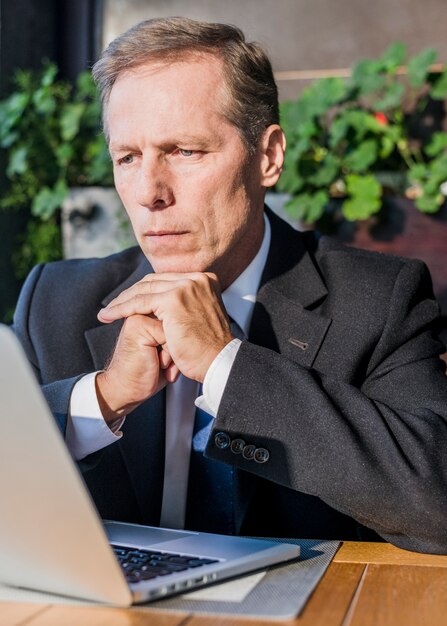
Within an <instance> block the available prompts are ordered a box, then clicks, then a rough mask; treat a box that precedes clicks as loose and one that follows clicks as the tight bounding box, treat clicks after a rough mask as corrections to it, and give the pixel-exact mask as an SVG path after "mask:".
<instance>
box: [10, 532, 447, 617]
mask: <svg viewBox="0 0 447 626" xmlns="http://www.w3.org/2000/svg"><path fill="white" fill-rule="evenodd" d="M256 623H257V620H248V619H236V618H226V617H225V618H218V617H204V616H200V617H199V616H194V615H190V614H188V613H177V614H166V613H161V612H150V613H149V612H148V611H145V610H144V609H143V610H141V609H138V608H134V609H111V608H102V607H98V608H90V607H88V608H85V607H73V606H71V607H67V606H61V605H30V604H14V603H2V604H0V626H25V625H26V626H149V625H150V626H253V625H254V624H256ZM278 623H282V624H285V625H287V626H323V625H324V626H388V625H389V626H400V625H402V626H421V625H423V626H425V625H428V626H438V625H439V626H445V625H447V556H445V557H444V556H433V555H426V554H416V553H414V552H406V551H404V550H399V549H398V548H395V547H394V546H391V545H389V544H381V543H355V542H345V543H344V544H343V545H342V547H341V548H340V550H339V551H338V553H337V554H336V555H335V558H334V560H333V562H332V563H331V565H330V566H329V568H328V569H327V571H326V574H325V575H324V577H323V578H322V580H321V581H320V584H319V585H318V587H317V588H316V590H315V592H314V593H313V595H312V596H311V598H310V600H309V602H308V603H307V604H306V606H305V608H304V610H303V612H302V614H301V615H300V616H299V617H298V618H296V619H295V620H292V621H284V622H278V621H263V622H262V624H265V625H266V626H273V624H278Z"/></svg>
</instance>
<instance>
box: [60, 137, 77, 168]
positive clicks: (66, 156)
mask: <svg viewBox="0 0 447 626" xmlns="http://www.w3.org/2000/svg"><path fill="white" fill-rule="evenodd" d="M55 154H56V160H57V162H58V164H59V165H60V166H61V167H62V168H66V167H67V165H68V164H69V162H70V161H71V159H72V158H73V154H74V146H73V144H72V143H61V144H60V145H59V146H58V147H57V148H56V150H55Z"/></svg>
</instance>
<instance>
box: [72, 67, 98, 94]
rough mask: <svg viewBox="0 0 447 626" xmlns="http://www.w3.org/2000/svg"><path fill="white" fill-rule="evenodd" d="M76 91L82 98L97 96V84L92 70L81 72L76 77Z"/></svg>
mask: <svg viewBox="0 0 447 626" xmlns="http://www.w3.org/2000/svg"><path fill="white" fill-rule="evenodd" d="M76 93H77V95H78V97H79V98H80V99H81V100H83V99H85V98H95V97H96V96H97V92H96V85H95V82H94V80H93V77H92V73H91V72H89V71H85V72H81V73H80V74H79V76H78V78H77V79H76Z"/></svg>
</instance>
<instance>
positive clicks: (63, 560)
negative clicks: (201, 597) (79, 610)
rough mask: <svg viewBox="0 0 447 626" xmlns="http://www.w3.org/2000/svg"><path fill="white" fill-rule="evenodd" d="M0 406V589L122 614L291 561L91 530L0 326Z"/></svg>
mask: <svg viewBox="0 0 447 626" xmlns="http://www.w3.org/2000/svg"><path fill="white" fill-rule="evenodd" d="M0 398H1V408H0V432H1V436H0V502H1V509H0V582H1V583H4V584H7V585H10V586H14V587H21V588H27V589H33V590H39V591H45V592H50V593H55V594H60V595H64V596H72V597H76V598H82V599H85V600H91V601H97V602H104V603H107V604H113V605H117V606H130V605H131V604H135V603H141V602H148V601H152V600H157V599H160V598H165V597H167V596H169V595H173V594H176V593H185V592H186V591H188V590H192V589H195V588H198V587H203V586H205V585H209V584H212V583H215V582H218V581H221V580H224V579H226V578H229V577H234V576H237V575H240V574H245V573H247V572H251V571H254V570H258V569H262V568H265V567H266V566H268V565H273V564H276V563H280V562H283V561H288V560H291V559H296V558H297V557H298V556H299V547H298V546H296V545H292V544H287V543H279V542H276V541H267V540H261V539H259V540H258V539H247V538H242V537H232V536H224V535H216V534H209V533H201V532H200V533H197V532H190V531H183V530H171V529H166V528H156V527H149V526H139V525H135V524H125V523H121V522H115V521H103V520H101V519H100V518H99V516H98V513H97V511H96V509H95V506H94V504H93V501H92V499H91V496H90V494H89V492H88V490H87V488H86V486H85V484H84V482H83V479H82V476H81V474H80V472H79V471H78V469H77V467H76V464H75V463H74V462H73V461H72V459H71V456H70V454H69V452H68V450H67V448H66V446H65V443H64V441H63V437H62V435H61V433H60V431H59V429H58V428H57V425H56V423H55V420H54V418H53V416H52V414H51V412H50V410H49V408H48V405H47V404H46V402H45V399H44V397H43V395H42V393H41V390H40V388H39V386H38V384H37V381H36V378H35V376H34V373H33V371H32V369H31V366H30V364H29V363H28V361H27V359H26V357H25V354H24V352H23V350H22V347H21V345H20V343H19V341H18V340H17V338H16V337H15V335H14V333H13V332H12V330H11V329H10V328H9V327H7V326H5V325H0Z"/></svg>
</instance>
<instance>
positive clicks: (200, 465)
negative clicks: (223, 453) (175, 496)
mask: <svg viewBox="0 0 447 626" xmlns="http://www.w3.org/2000/svg"><path fill="white" fill-rule="evenodd" d="M212 421H213V418H212V416H211V415H210V414H209V413H206V411H203V410H202V409H199V408H198V409H197V410H196V417H195V422H194V433H193V438H192V444H191V457H190V465H189V481H188V499H187V504H186V528H188V529H190V530H200V531H204V532H214V533H222V534H227V535H231V534H233V533H234V493H233V466H232V465H228V464H226V463H221V462H220V461H214V460H213V459H207V458H206V457H205V456H204V455H203V451H204V449H205V446H206V443H207V441H208V437H209V434H210V431H211V426H212Z"/></svg>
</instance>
